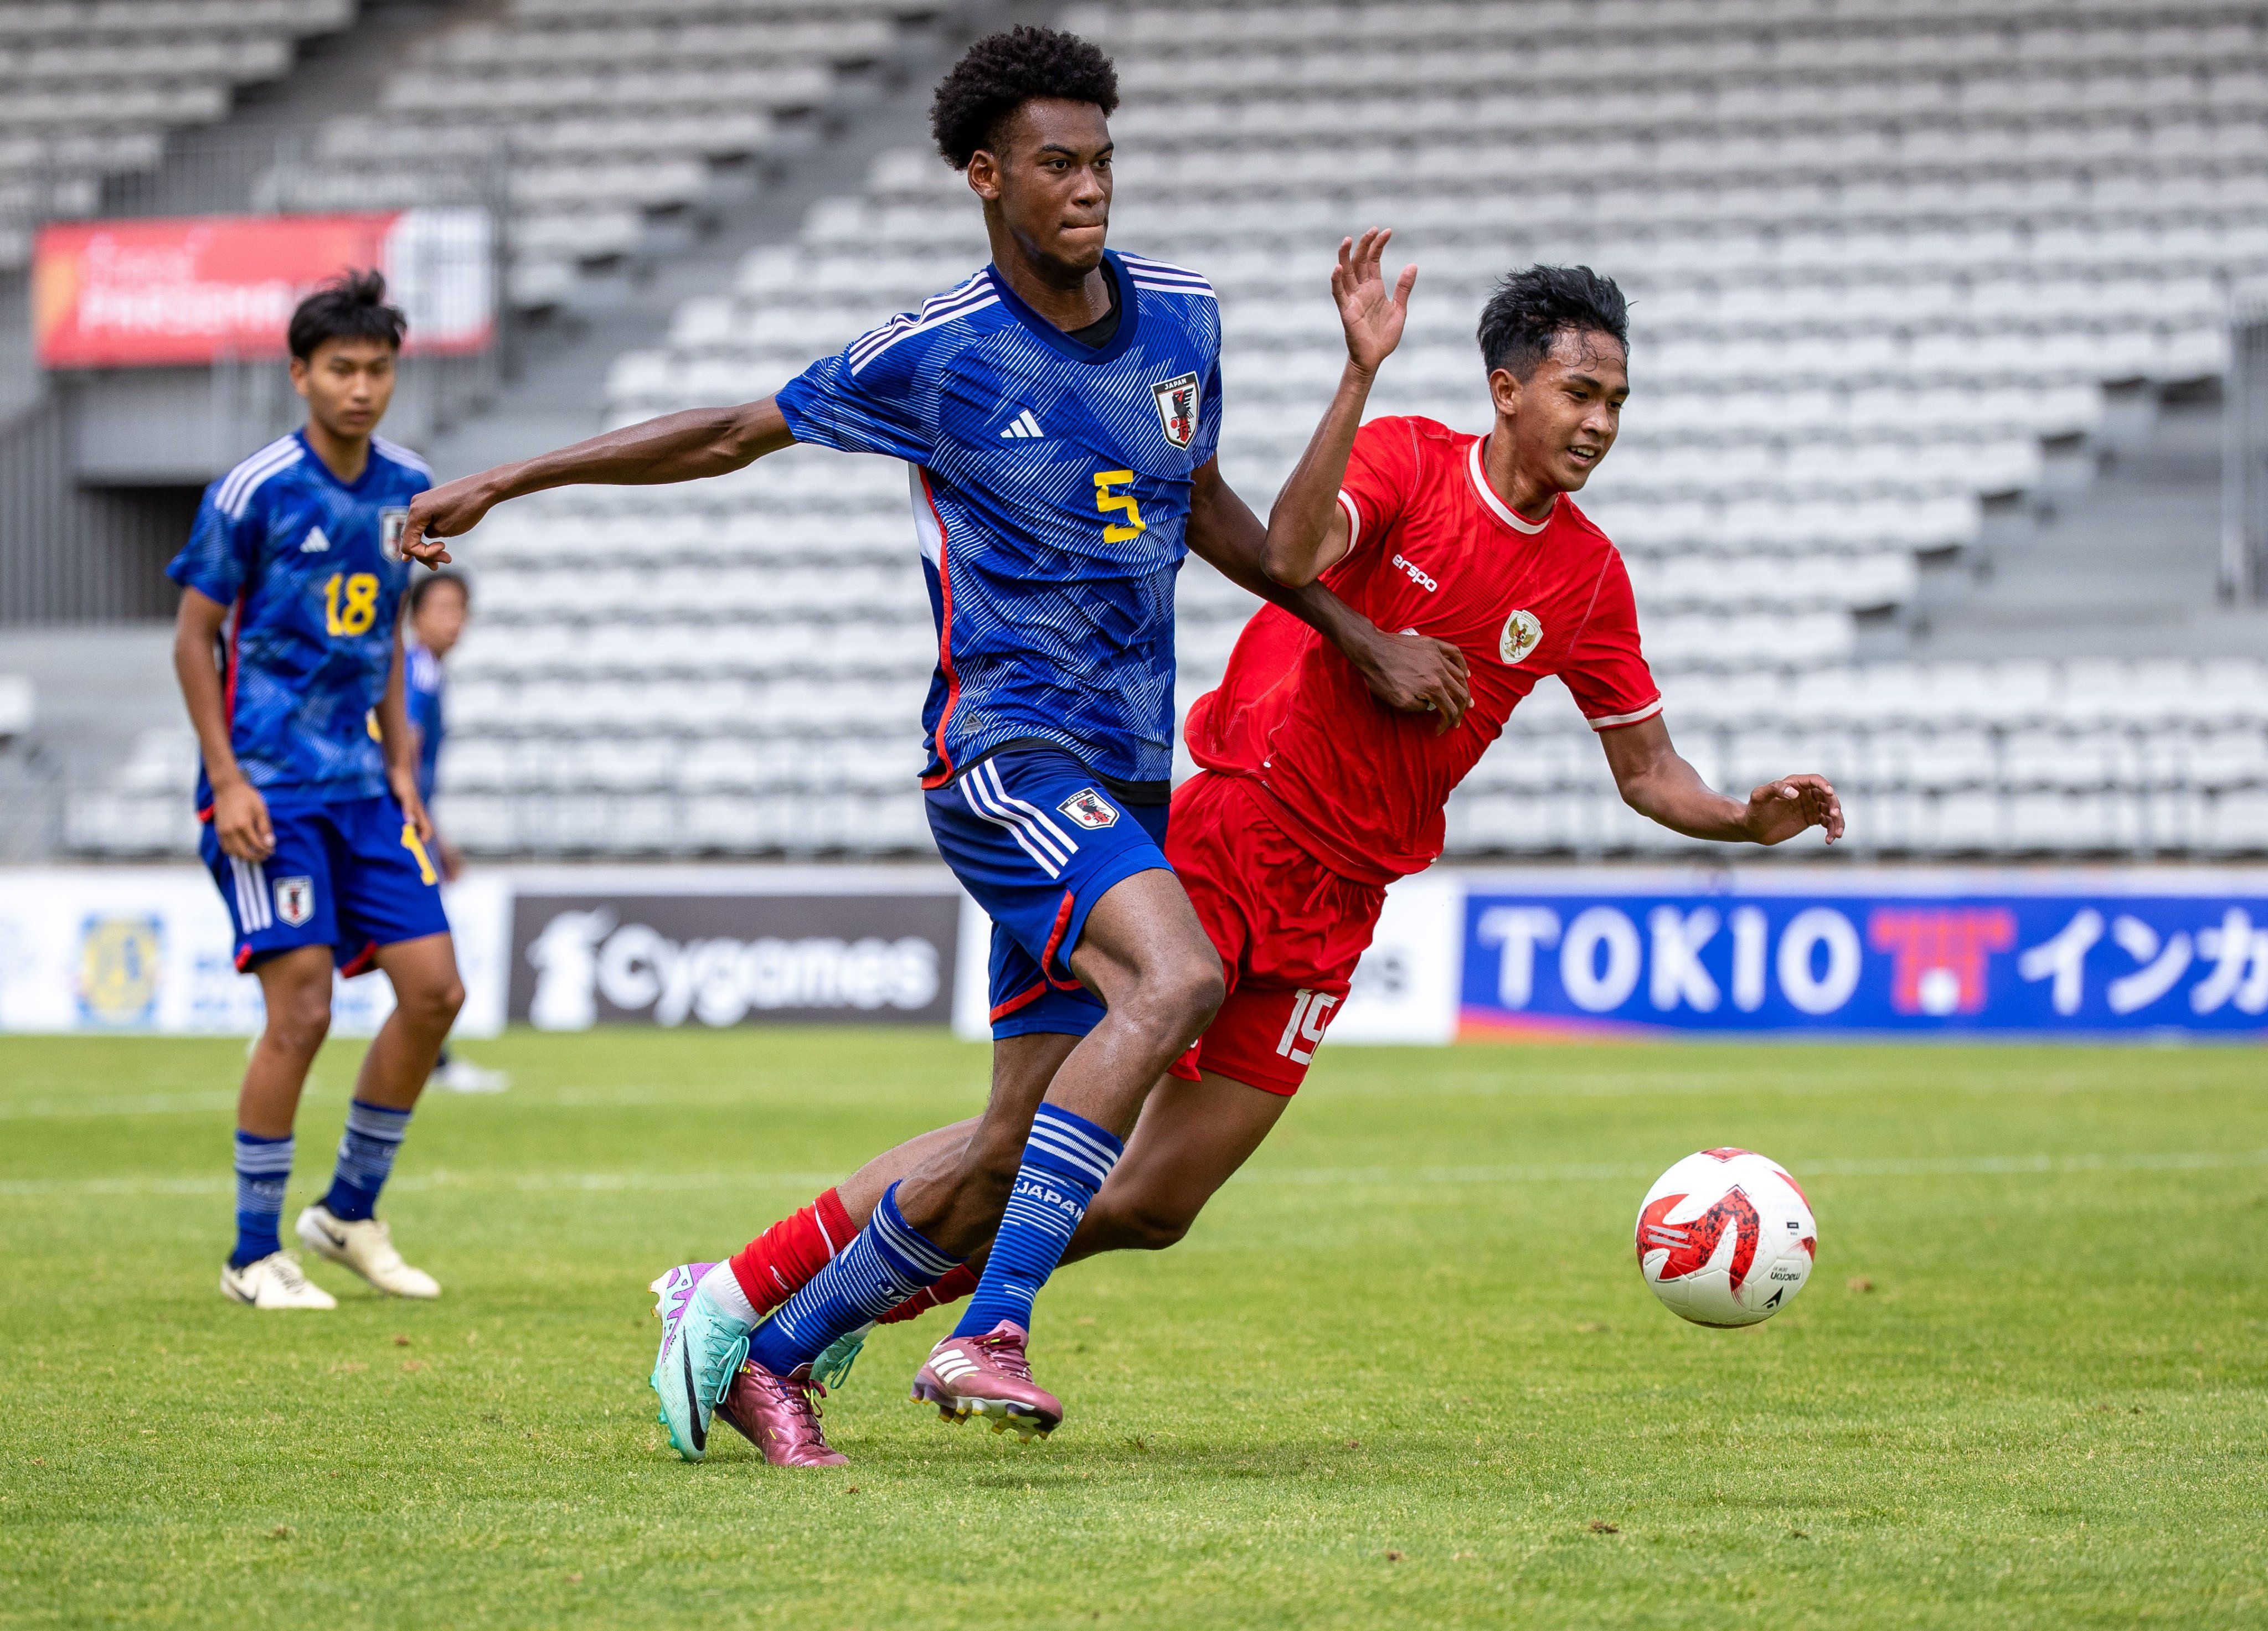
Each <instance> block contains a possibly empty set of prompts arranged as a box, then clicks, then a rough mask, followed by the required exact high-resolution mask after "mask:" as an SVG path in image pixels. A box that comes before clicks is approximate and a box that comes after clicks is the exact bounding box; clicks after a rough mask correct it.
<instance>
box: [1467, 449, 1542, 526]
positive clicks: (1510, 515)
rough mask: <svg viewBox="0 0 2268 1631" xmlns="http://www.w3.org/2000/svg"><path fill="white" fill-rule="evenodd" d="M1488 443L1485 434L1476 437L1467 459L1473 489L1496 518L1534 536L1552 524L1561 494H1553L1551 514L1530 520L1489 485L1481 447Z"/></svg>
mask: <svg viewBox="0 0 2268 1631" xmlns="http://www.w3.org/2000/svg"><path fill="white" fill-rule="evenodd" d="M1487 444H1488V437H1476V438H1474V441H1473V452H1472V457H1471V458H1470V459H1467V460H1466V461H1465V462H1466V465H1467V467H1469V469H1470V470H1471V471H1472V473H1473V491H1475V492H1476V493H1478V494H1479V495H1480V496H1481V503H1484V504H1486V505H1487V506H1488V507H1489V508H1490V509H1491V510H1493V511H1496V518H1497V519H1498V520H1499V521H1501V522H1503V523H1504V524H1505V525H1506V526H1508V527H1511V528H1512V529H1513V531H1514V532H1519V533H1528V534H1530V535H1531V536H1532V535H1533V534H1535V533H1540V532H1542V531H1543V529H1544V528H1545V527H1547V526H1549V525H1551V516H1553V515H1557V513H1558V512H1559V495H1558V494H1557V493H1554V494H1552V495H1551V512H1550V514H1549V515H1546V516H1545V517H1544V518H1543V519H1542V520H1541V521H1531V520H1529V519H1528V518H1527V517H1526V516H1524V515H1522V514H1521V513H1520V511H1517V510H1514V509H1513V507H1512V506H1511V505H1510V504H1508V503H1505V502H1504V500H1503V499H1501V498H1499V497H1498V496H1496V489H1494V488H1492V487H1491V486H1490V485H1489V481H1488V472H1487V471H1485V470H1484V469H1482V468H1481V449H1482V448H1483V447H1484V446H1486V445H1487Z"/></svg>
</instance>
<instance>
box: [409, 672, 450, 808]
mask: <svg viewBox="0 0 2268 1631" xmlns="http://www.w3.org/2000/svg"><path fill="white" fill-rule="evenodd" d="M402 655H403V656H404V657H405V658H407V659H408V660H407V662H406V663H405V664H404V665H403V672H402V676H401V679H402V692H403V695H404V697H405V698H406V700H407V701H408V702H409V723H410V724H413V725H416V727H417V797H420V798H422V799H423V800H424V801H425V802H426V803H427V804H431V803H432V802H433V777H434V775H435V773H436V772H437V771H438V770H439V769H440V768H441V733H442V731H443V730H444V729H445V728H446V727H445V726H444V725H443V724H442V719H441V714H442V706H441V695H442V693H443V692H445V691H446V690H447V689H448V687H449V679H448V676H447V675H446V673H444V672H442V670H441V659H440V658H438V657H436V656H434V655H433V654H432V653H431V651H428V650H426V649H425V648H424V647H423V646H422V645H419V644H418V643H416V641H415V640H411V641H410V642H409V643H408V645H407V646H406V647H405V648H404V650H403V653H402Z"/></svg>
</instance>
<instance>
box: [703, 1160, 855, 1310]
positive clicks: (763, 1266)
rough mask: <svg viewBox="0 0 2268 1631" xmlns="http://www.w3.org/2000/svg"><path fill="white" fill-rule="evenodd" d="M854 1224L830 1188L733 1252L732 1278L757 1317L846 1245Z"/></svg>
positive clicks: (853, 1230) (778, 1302)
mask: <svg viewBox="0 0 2268 1631" xmlns="http://www.w3.org/2000/svg"><path fill="white" fill-rule="evenodd" d="M857 1235H858V1224H856V1223H852V1222H851V1214H850V1213H848V1212H847V1211H845V1210H843V1197H842V1196H841V1195H839V1194H836V1192H835V1191H834V1190H832V1189H830V1190H828V1191H827V1192H826V1193H825V1194H822V1195H821V1196H820V1197H819V1199H818V1200H816V1201H813V1202H812V1203H811V1204H810V1205H809V1206H806V1207H802V1208H799V1209H797V1210H796V1211H793V1212H791V1213H789V1214H788V1215H787V1216H785V1217H784V1218H782V1219H780V1221H779V1222H778V1223H774V1224H773V1225H772V1226H771V1227H770V1229H767V1230H765V1231H764V1232H763V1233H762V1234H760V1235H758V1236H757V1237H756V1238H755V1239H754V1240H751V1241H749V1242H748V1244H747V1246H746V1247H745V1248H744V1249H743V1250H741V1251H739V1252H736V1253H733V1258H732V1263H733V1279H735V1280H737V1281H739V1282H740V1289H741V1290H742V1291H744V1292H746V1293H747V1298H748V1301H749V1302H751V1303H753V1304H755V1310H756V1312H757V1313H758V1314H760V1315H761V1314H766V1313H769V1312H770V1311H772V1310H773V1309H775V1308H777V1307H778V1306H779V1305H780V1304H782V1303H784V1302H786V1301H787V1300H788V1298H790V1297H793V1296H794V1295H795V1294H796V1292H797V1291H799V1290H800V1289H802V1287H803V1284H804V1282H806V1281H807V1280H809V1279H811V1278H812V1277H813V1276H814V1275H816V1274H818V1273H819V1271H820V1270H821V1269H822V1268H824V1267H827V1265H828V1263H829V1262H831V1261H832V1260H834V1257H835V1254H836V1253H837V1252H840V1251H841V1250H842V1249H843V1247H844V1246H847V1245H850V1244H851V1240H852V1239H853V1238H855V1237H856V1236H857Z"/></svg>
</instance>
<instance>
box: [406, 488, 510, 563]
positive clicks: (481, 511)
mask: <svg viewBox="0 0 2268 1631" xmlns="http://www.w3.org/2000/svg"><path fill="white" fill-rule="evenodd" d="M494 490H495V489H493V488H492V487H491V486H490V483H489V479H488V476H487V474H485V473H483V474H480V475H468V476H460V477H458V478H457V479H456V480H455V481H448V482H445V483H443V484H442V485H441V486H439V487H429V488H427V489H425V490H424V491H423V492H422V493H420V494H418V495H417V496H416V497H415V498H413V499H411V500H410V501H409V521H408V522H407V523H406V524H405V525H403V527H402V529H401V555H402V559H404V560H406V561H422V562H424V563H425V564H426V565H427V566H429V567H431V568H432V569H434V570H435V571H437V572H438V571H439V570H440V569H442V568H443V567H445V566H446V565H448V564H449V561H450V555H449V544H448V540H450V539H453V538H459V537H461V536H463V535H464V534H465V533H469V532H471V531H472V530H473V528H475V526H478V525H480V522H481V518H482V516H484V515H486V514H488V512H489V511H490V510H491V509H493V508H494V507H495V505H496V499H495V497H494V496H493V494H494Z"/></svg>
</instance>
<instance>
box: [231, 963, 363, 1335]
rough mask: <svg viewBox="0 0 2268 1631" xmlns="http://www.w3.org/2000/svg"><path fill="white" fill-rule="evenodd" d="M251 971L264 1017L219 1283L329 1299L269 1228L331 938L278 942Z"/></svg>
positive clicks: (241, 1123) (319, 1020)
mask: <svg viewBox="0 0 2268 1631" xmlns="http://www.w3.org/2000/svg"><path fill="white" fill-rule="evenodd" d="M255 972H256V973H257V974H258V976H259V980H260V995H261V1000H262V1001H263V1002H264V1003H266V1005H267V1010H268V1018H267V1021H266V1023H265V1024H264V1025H262V1026H261V1032H260V1035H259V1037H258V1039H257V1040H254V1043H253V1045H252V1057H251V1059H250V1060H249V1061H247V1062H246V1065H245V1068H244V1086H243V1088H242V1090H241V1091H239V1093H238V1094H237V1100H236V1170H237V1219H236V1223H237V1244H236V1250H235V1252H234V1253H233V1254H232V1256H231V1257H230V1259H229V1260H228V1261H227V1262H226V1263H225V1264H224V1265H223V1266H222V1267H221V1271H220V1289H221V1290H222V1292H223V1293H224V1294H225V1296H228V1297H232V1298H234V1299H235V1300H236V1301H238V1302H239V1303H245V1304H249V1305H251V1306H252V1307H254V1308H261V1309H294V1308H309V1309H324V1308H335V1307H337V1306H338V1304H337V1301H336V1300H335V1298H333V1297H332V1296H331V1294H330V1293H329V1292H328V1291H326V1290H324V1289H322V1288H321V1287H320V1286H319V1285H316V1284H315V1283H314V1282H313V1281H311V1280H309V1279H308V1278H307V1277H306V1275H304V1274H302V1273H301V1272H300V1269H299V1265H298V1263H297V1262H296V1261H295V1260H293V1259H292V1258H291V1256H290V1255H289V1254H288V1253H285V1252H284V1246H283V1242H282V1240H281V1239H280V1238H278V1233H277V1226H278V1224H279V1223H281V1222H282V1218H283V1212H284V1185H285V1183H286V1181H287V1180H288V1179H289V1178H290V1176H291V1150H292V1145H291V1124H292V1122H293V1120H294V1119H295V1118H296V1117H297V1116H298V1113H299V1094H300V1092H301V1091H302V1090H303V1089H304V1088H305V1087H306V1084H307V1072H308V1070H309V1069H311V1068H313V1065H314V1062H315V1055H316V1054H318V1053H320V1052H321V1051H322V1047H323V1039H324V1038H325V1037H326V1036H328V1035H329V1034H330V1029H331V948H330V947H328V946H327V945H307V946H298V947H296V948H294V949H293V950H291V951H281V952H278V953H277V954H276V955H275V956H274V957H271V958H269V959H267V960H266V961H265V962H263V963H261V965H260V966H259V968H258V969H257V970H256V971H255Z"/></svg>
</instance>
